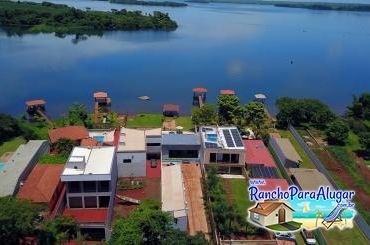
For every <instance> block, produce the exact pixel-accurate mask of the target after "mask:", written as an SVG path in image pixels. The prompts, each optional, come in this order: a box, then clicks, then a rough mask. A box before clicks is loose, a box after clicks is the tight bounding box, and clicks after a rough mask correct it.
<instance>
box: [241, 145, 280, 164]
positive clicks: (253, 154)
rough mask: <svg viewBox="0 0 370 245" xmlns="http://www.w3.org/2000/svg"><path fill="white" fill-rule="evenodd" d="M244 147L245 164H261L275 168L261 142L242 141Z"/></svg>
mask: <svg viewBox="0 0 370 245" xmlns="http://www.w3.org/2000/svg"><path fill="white" fill-rule="evenodd" d="M243 142H244V146H245V162H246V164H247V165H248V164H262V165H264V166H266V167H276V163H275V161H274V159H273V158H272V156H271V154H270V152H269V150H268V149H267V147H266V146H265V143H263V141H262V140H243Z"/></svg>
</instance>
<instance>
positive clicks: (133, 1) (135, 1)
mask: <svg viewBox="0 0 370 245" xmlns="http://www.w3.org/2000/svg"><path fill="white" fill-rule="evenodd" d="M109 2H111V3H122V4H130V5H144V6H164V7H186V6H188V5H187V4H186V3H179V2H171V1H158V2H157V1H140V0H109Z"/></svg>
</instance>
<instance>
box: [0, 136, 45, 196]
mask: <svg viewBox="0 0 370 245" xmlns="http://www.w3.org/2000/svg"><path fill="white" fill-rule="evenodd" d="M47 152H49V143H48V142H47V141H45V140H30V141H29V142H28V143H26V144H22V145H20V146H19V147H18V149H17V150H16V152H15V153H14V154H13V155H12V157H11V158H10V159H9V160H8V162H7V163H6V164H5V165H4V167H3V169H2V170H0V196H8V195H16V194H17V192H18V190H19V187H20V185H21V184H22V183H23V182H24V181H25V180H26V179H27V177H28V175H29V174H30V173H31V171H32V169H33V168H34V167H35V165H36V164H37V162H38V160H39V159H40V157H42V156H43V155H45V154H46V153H47Z"/></svg>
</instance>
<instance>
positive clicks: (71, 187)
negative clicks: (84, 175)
mask: <svg viewBox="0 0 370 245" xmlns="http://www.w3.org/2000/svg"><path fill="white" fill-rule="evenodd" d="M68 192H69V193H80V192H81V185H80V182H79V181H72V182H68Z"/></svg>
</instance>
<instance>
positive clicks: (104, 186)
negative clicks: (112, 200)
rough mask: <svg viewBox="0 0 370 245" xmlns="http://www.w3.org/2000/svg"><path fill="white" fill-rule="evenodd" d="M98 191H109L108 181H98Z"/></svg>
mask: <svg viewBox="0 0 370 245" xmlns="http://www.w3.org/2000/svg"><path fill="white" fill-rule="evenodd" d="M98 191H99V192H109V181H99V182H98Z"/></svg>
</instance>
